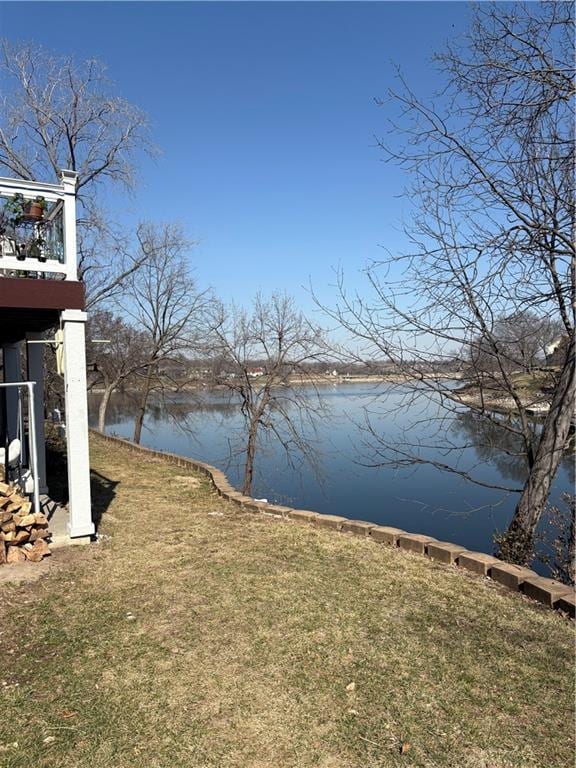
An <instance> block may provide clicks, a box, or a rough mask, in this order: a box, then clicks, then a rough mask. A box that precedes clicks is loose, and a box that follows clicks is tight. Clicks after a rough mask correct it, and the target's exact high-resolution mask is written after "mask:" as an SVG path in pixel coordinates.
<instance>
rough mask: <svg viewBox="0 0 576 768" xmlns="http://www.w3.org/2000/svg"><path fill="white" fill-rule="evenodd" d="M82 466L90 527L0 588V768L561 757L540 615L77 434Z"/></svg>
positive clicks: (560, 661)
mask: <svg viewBox="0 0 576 768" xmlns="http://www.w3.org/2000/svg"><path fill="white" fill-rule="evenodd" d="M92 466H93V469H94V480H95V482H94V488H95V492H94V500H95V504H96V506H97V507H100V509H101V511H103V517H102V522H101V526H100V532H101V533H102V534H104V535H105V537H106V538H105V540H104V541H103V543H100V544H97V545H93V546H91V547H71V548H68V549H67V550H60V551H58V552H56V553H55V555H54V556H53V561H52V563H51V566H50V569H49V570H48V573H47V574H46V575H45V576H44V577H43V578H41V579H39V580H38V581H35V582H33V583H31V582H29V583H21V584H2V585H0V596H1V602H0V614H1V616H0V631H1V633H2V634H1V643H2V653H1V657H0V690H1V693H0V697H1V699H0V701H1V706H2V714H1V721H0V722H1V725H0V766H2V768H15V767H16V766H18V768H31V767H32V766H34V768H45V767H47V766H50V767H51V768H52V767H54V768H72V767H74V768H127V767H128V766H131V767H132V766H133V767H134V768H178V767H179V766H185V767H186V768H196V767H198V768H200V767H202V768H204V766H206V767H208V766H211V767H212V766H213V767H214V768H216V767H218V768H288V766H290V768H308V767H309V766H318V768H352V767H354V768H377V767H378V768H383V767H385V766H451V767H452V768H509V767H511V766H517V767H518V768H553V767H554V766H562V768H564V767H565V766H571V765H573V760H574V744H573V742H572V741H571V737H572V734H573V728H572V722H573V720H572V714H573V673H572V670H573V661H574V653H573V648H574V645H573V643H574V632H573V625H572V624H571V623H570V622H569V621H568V620H566V619H563V618H562V617H561V616H560V615H558V614H556V613H555V612H553V611H550V610H547V609H544V608H540V607H539V606H537V605H535V604H532V603H529V602H528V601H527V600H525V599H524V598H522V597H520V596H518V595H511V594H509V593H507V592H504V591H502V590H500V589H499V588H498V587H497V586H496V585H494V584H492V583H490V582H488V581H487V580H486V581H484V580H481V579H478V578H474V577H473V576H470V575H468V574H466V573H462V572H460V571H457V570H456V569H451V568H448V567H446V566H440V565H435V564H433V563H431V562H430V561H428V560H427V559H424V558H421V557H419V556H417V555H410V554H408V553H404V552H400V551H399V550H395V551H392V550H389V549H386V548H385V547H384V546H378V545H376V544H374V543H372V542H370V541H363V540H361V539H355V538H349V537H347V536H345V535H338V534H335V533H331V532H330V531H323V530H316V529H312V528H306V527H304V526H301V525H298V524H296V523H290V522H285V521H280V520H275V519H271V518H266V517H259V516H256V515H250V514H247V513H245V514H243V513H240V512H238V511H236V508H235V507H232V506H231V505H229V504H228V503H225V502H223V501H221V500H220V499H219V498H218V497H217V496H216V494H215V493H214V492H213V491H212V490H211V487H210V486H209V484H208V481H207V480H205V479H204V478H201V477H200V476H196V475H193V474H189V473H187V471H185V470H181V469H177V468H175V467H173V466H171V465H169V464H167V463H165V462H163V461H161V460H155V459H148V458H146V457H143V456H139V455H137V454H132V453H129V452H127V451H126V450H125V449H123V448H119V447H114V446H111V445H109V444H107V443H104V442H103V441H102V440H100V439H98V438H92ZM174 475H176V477H174ZM350 511H351V513H352V515H353V516H355V517H361V516H362V515H361V508H358V509H354V510H350ZM30 567H31V568H33V567H34V566H32V565H31V566H30ZM402 751H403V754H401V752H402Z"/></svg>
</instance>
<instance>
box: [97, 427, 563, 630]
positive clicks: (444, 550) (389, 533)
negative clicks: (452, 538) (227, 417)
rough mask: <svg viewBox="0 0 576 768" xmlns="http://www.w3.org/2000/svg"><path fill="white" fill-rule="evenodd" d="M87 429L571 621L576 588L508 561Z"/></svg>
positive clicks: (221, 487)
mask: <svg viewBox="0 0 576 768" xmlns="http://www.w3.org/2000/svg"><path fill="white" fill-rule="evenodd" d="M90 431H91V432H93V433H94V434H95V435H98V437H99V438H100V439H103V440H106V441H108V442H110V443H114V444H117V445H122V446H124V447H125V448H127V449H128V450H130V451H134V452H138V453H147V454H148V455H150V456H154V457H156V458H161V459H164V460H165V461H167V462H169V463H171V464H174V465H175V466H178V467H182V468H186V469H194V470H197V471H198V472H201V473H202V474H204V475H206V477H208V478H209V479H210V480H211V481H212V484H213V485H214V488H215V489H216V491H217V492H218V494H219V496H221V497H222V498H223V499H227V500H228V501H231V502H232V503H234V504H236V505H238V506H239V507H241V508H242V509H243V510H246V511H248V512H255V513H258V514H267V515H273V516H276V517H282V518H286V519H289V520H292V521H294V522H296V523H301V524H303V525H313V526H315V527H317V528H329V529H332V530H334V531H338V532H340V533H347V534H350V535H352V536H360V537H362V538H367V539H371V540H372V541H374V542H375V543H378V544H383V545H387V546H391V547H399V548H400V549H404V550H408V551H409V552H415V553H417V554H420V555H425V556H427V557H429V558H430V559H431V560H435V561H436V562H440V563H446V564H447V565H455V566H458V567H460V568H465V569H466V570H468V571H471V572H472V573H476V574H479V575H481V576H487V577H489V578H491V579H493V580H494V581H496V582H498V583H499V584H501V585H503V586H505V587H507V588H508V589H511V590H513V591H517V592H521V593H523V594H524V595H526V596H528V597H530V598H532V599H533V600H537V601H538V602H540V603H542V604H543V605H546V606H548V607H549V608H555V609H557V610H560V611H562V612H563V613H566V614H567V615H569V616H570V617H572V618H574V614H575V605H576V599H575V597H576V592H575V590H574V589H572V588H571V587H569V586H567V585H566V584H562V583H561V582H558V581H555V580H554V579H546V578H544V577H542V576H539V575H538V574H537V573H535V572H534V571H532V570H530V569H529V568H522V567H521V566H518V565H513V564H512V563H506V562H504V561H502V560H498V558H496V557H492V556H491V555H486V554H484V553H483V552H469V551H468V550H467V549H465V548H464V547H461V546H459V545H458V544H452V543H450V542H446V541H437V540H436V539H435V538H434V537H433V536H427V535H422V534H418V533H408V532H406V531H402V530H400V529H399V528H391V527H388V526H385V525H377V524H376V523H369V522H366V521H364V520H350V519H349V518H347V517H340V516H339V515H327V514H322V513H319V512H310V511H308V510H304V509H292V508H290V507H284V506H280V505H278V504H268V503H267V502H263V501H256V500H255V499H253V498H252V497H250V496H244V495H243V494H242V493H240V492H239V491H237V490H236V489H235V488H233V487H232V486H231V485H230V483H229V482H228V479H227V478H226V475H225V474H224V472H221V471H220V470H219V469H216V467H212V466H211V465H210V464H206V463H205V462H202V461H196V460H195V459H187V458H185V457H184V456H179V455H178V454H176V453H167V452H164V451H155V450H153V449H151V448H145V447H144V446H141V445H137V444H136V443H133V442H131V441H130V440H124V439H123V438H121V437H115V436H112V435H105V434H103V433H102V432H99V431H98V430H96V429H91V430H90Z"/></svg>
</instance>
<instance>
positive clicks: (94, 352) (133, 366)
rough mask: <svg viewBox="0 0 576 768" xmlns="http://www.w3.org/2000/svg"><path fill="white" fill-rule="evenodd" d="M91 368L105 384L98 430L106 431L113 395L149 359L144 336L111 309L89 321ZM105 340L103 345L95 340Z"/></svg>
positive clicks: (88, 355)
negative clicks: (109, 406) (107, 414)
mask: <svg viewBox="0 0 576 768" xmlns="http://www.w3.org/2000/svg"><path fill="white" fill-rule="evenodd" d="M88 333H89V338H90V341H89V342H88V349H87V357H88V367H89V368H90V369H91V370H92V371H93V372H94V373H95V374H96V375H97V377H98V378H97V379H96V383H99V384H101V385H102V386H103V392H102V398H101V400H100V405H99V407H98V429H99V430H100V431H101V432H105V431H106V413H107V410H108V404H109V402H110V398H111V396H112V394H113V393H114V392H115V391H116V390H117V389H118V388H119V387H121V386H122V385H123V384H126V383H127V382H128V381H129V380H130V379H131V378H132V379H133V378H134V376H135V374H137V373H139V372H141V371H143V370H145V368H146V364H147V361H148V356H147V347H146V341H147V339H146V338H145V335H144V334H143V333H142V332H139V331H137V330H136V329H134V328H133V327H132V326H131V325H129V324H128V323H126V322H125V321H124V320H123V319H122V318H121V317H119V316H118V315H114V314H113V313H112V312H110V311H98V312H94V313H93V314H92V316H91V318H90V321H89V324H88ZM93 339H96V340H97V341H105V343H103V344H99V343H94V342H93V341H92V340H93Z"/></svg>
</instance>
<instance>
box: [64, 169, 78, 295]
mask: <svg viewBox="0 0 576 768" xmlns="http://www.w3.org/2000/svg"><path fill="white" fill-rule="evenodd" d="M60 178H61V180H62V186H63V187H64V257H65V260H66V279H67V280H78V264H77V256H76V180H77V178H78V174H77V173H75V172H74V171H60Z"/></svg>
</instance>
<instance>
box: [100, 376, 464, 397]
mask: <svg viewBox="0 0 576 768" xmlns="http://www.w3.org/2000/svg"><path fill="white" fill-rule="evenodd" d="M460 378H461V376H460V374H456V373H451V374H444V373H439V374H430V375H429V376H423V377H422V379H421V380H423V381H425V380H430V379H436V380H440V381H443V380H446V381H449V380H458V379H460ZM418 380H420V378H419V377H415V376H410V375H407V374H402V373H389V374H377V375H374V376H370V375H366V376H354V375H350V376H347V375H338V376H306V377H293V378H292V379H290V381H289V383H290V384H291V385H293V386H309V385H334V384H375V385H376V384H403V383H405V382H408V381H418ZM253 381H254V383H255V384H257V383H258V377H255V378H254V379H253ZM278 386H282V385H281V384H280V385H278ZM225 388H226V386H225V385H224V384H216V383H213V382H210V381H202V380H197V381H193V382H192V381H190V382H187V383H185V384H183V385H182V386H172V387H167V389H168V390H170V391H172V392H197V391H198V390H208V389H215V390H221V389H225ZM117 391H118V390H117ZM123 392H124V394H130V393H134V392H140V388H139V387H128V388H126V389H124V390H123ZM103 393H104V390H103V389H102V388H101V387H92V388H90V389H88V394H91V395H102V394H103Z"/></svg>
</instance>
